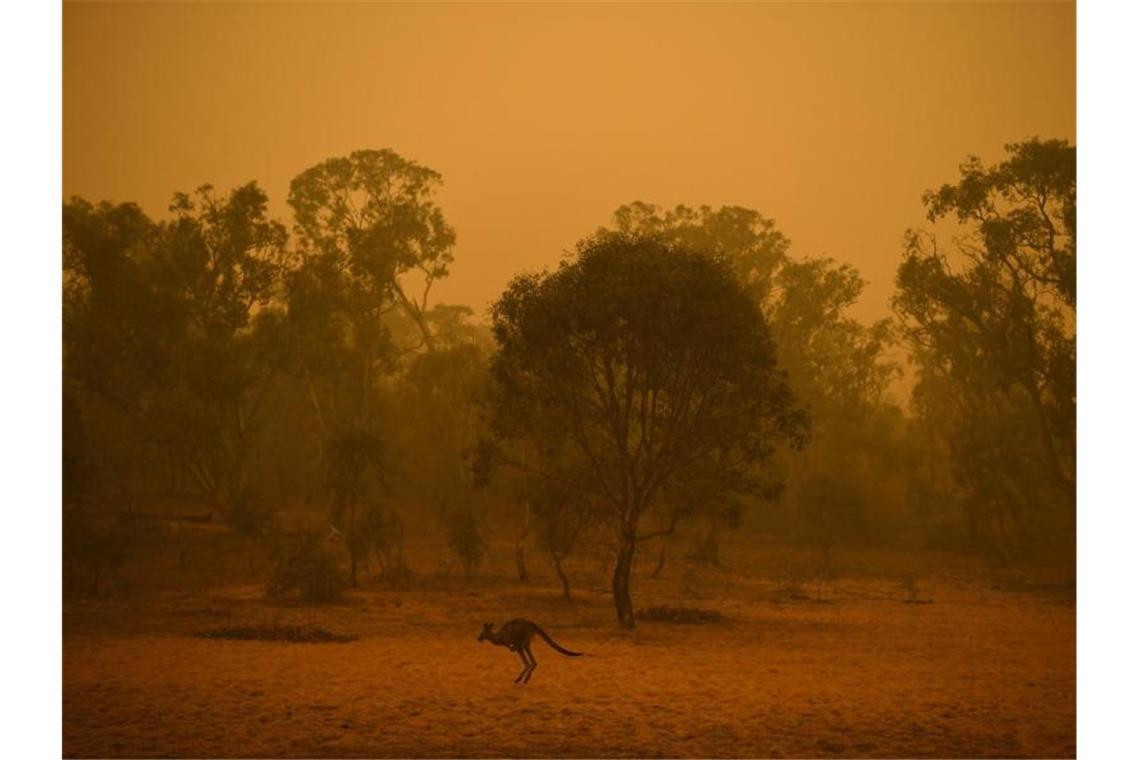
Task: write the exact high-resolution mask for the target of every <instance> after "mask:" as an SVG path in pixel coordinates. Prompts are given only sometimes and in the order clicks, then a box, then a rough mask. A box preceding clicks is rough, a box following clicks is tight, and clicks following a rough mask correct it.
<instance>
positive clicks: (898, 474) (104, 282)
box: [63, 139, 1076, 626]
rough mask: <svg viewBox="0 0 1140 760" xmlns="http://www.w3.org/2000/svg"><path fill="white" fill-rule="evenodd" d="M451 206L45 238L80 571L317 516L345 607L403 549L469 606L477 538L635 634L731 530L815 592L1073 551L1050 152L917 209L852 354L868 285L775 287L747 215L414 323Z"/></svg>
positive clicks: (69, 503)
mask: <svg viewBox="0 0 1140 760" xmlns="http://www.w3.org/2000/svg"><path fill="white" fill-rule="evenodd" d="M441 181H442V179H441V177H440V175H439V174H438V173H436V172H434V171H433V170H431V169H428V168H426V167H423V166H420V165H419V164H416V163H415V162H413V161H409V160H406V159H404V158H402V157H400V156H398V155H397V154H395V153H393V152H392V151H388V150H381V151H358V152H356V153H353V154H351V155H349V156H347V157H343V158H335V159H330V160H328V161H325V162H323V163H320V164H318V165H316V166H313V167H311V168H309V169H307V170H305V171H303V172H301V173H300V174H299V175H297V177H296V178H295V179H294V180H293V181H292V183H291V186H290V192H289V198H288V203H289V207H290V209H291V210H292V219H291V224H289V225H287V224H286V223H284V222H281V221H278V220H275V219H273V218H271V217H270V215H269V213H268V210H267V205H268V199H267V197H266V194H265V192H264V191H263V190H262V189H261V188H260V187H259V186H258V185H257V184H256V183H250V184H248V185H244V186H242V187H239V188H236V189H234V190H232V191H230V192H228V193H218V192H216V191H215V190H214V189H213V188H212V187H210V186H204V187H202V188H199V189H198V190H197V191H196V192H194V193H193V194H185V193H178V194H176V195H175V196H174V198H173V201H172V203H171V205H170V215H169V217H168V218H165V219H162V220H154V219H151V218H149V217H147V216H146V215H145V214H144V213H143V212H142V210H141V209H140V208H139V207H138V206H137V205H136V204H132V203H121V204H112V203H109V202H103V203H100V204H98V205H95V204H92V203H89V202H88V201H85V200H83V199H80V198H73V199H71V200H69V201H67V202H66V203H65V204H64V206H63V275H64V277H63V317H64V319H63V353H64V356H63V362H64V399H63V404H64V407H63V408H64V431H63V434H64V447H63V449H64V450H63V455H64V462H63V465H64V541H65V561H67V562H69V563H71V564H70V565H69V567H71V566H73V565H76V563H79V564H78V565H76V566H75V567H74V571H75V572H80V573H82V572H98V568H100V567H103V566H104V565H105V564H106V563H108V562H113V561H116V557H117V555H118V554H120V553H121V547H122V546H123V545H124V541H125V540H126V539H125V538H124V537H123V536H121V535H120V536H117V535H115V534H114V532H113V529H111V528H107V527H106V525H107V522H106V520H105V519H104V518H105V517H106V516H107V515H109V514H110V515H116V514H118V515H121V514H123V513H130V512H138V511H145V510H146V509H147V508H148V507H147V506H146V505H147V504H148V503H152V502H157V501H160V500H161V499H163V498H168V497H180V498H183V500H184V501H185V502H191V501H195V500H197V501H199V502H201V503H203V504H206V505H208V510H209V512H210V514H211V515H214V516H216V519H217V520H218V521H219V522H222V523H224V524H225V525H227V526H229V528H230V529H231V530H232V531H233V532H234V533H235V534H240V535H243V536H249V537H250V540H254V541H257V540H262V541H269V540H270V539H269V538H268V537H269V536H272V535H276V534H278V533H280V514H281V512H282V509H283V508H284V507H286V506H289V507H291V508H296V509H301V510H307V511H308V512H311V513H319V514H320V515H321V516H322V517H323V518H326V519H327V521H328V523H329V524H330V526H331V534H333V535H335V536H336V538H337V541H338V542H339V543H342V544H343V546H344V547H345V556H346V561H347V564H348V576H349V580H350V582H352V583H355V582H356V579H357V574H358V566H359V564H360V563H362V562H369V561H372V560H375V561H376V563H377V564H378V566H379V568H380V572H381V574H382V575H383V576H384V577H387V578H393V579H394V578H398V577H401V576H403V575H405V574H406V573H407V572H408V571H409V569H408V566H407V564H406V563H405V558H404V553H403V543H402V542H403V537H404V534H405V527H406V524H407V523H408V521H409V520H411V521H412V522H416V523H417V524H423V523H424V518H429V519H428V521H429V522H431V521H434V522H436V523H437V524H438V526H439V528H440V530H442V531H443V533H444V534H445V535H446V536H447V545H448V546H449V547H450V549H451V551H452V552H453V553H454V554H455V556H456V557H457V559H458V560H459V561H460V563H461V565H462V567H463V568H464V571H465V573H466V574H474V573H475V572H477V571H478V568H479V565H480V562H481V560H482V558H483V556H484V554H485V552H486V551H487V548H488V542H489V539H490V536H491V534H492V533H493V530H492V528H493V527H494V526H493V525H492V524H491V522H493V521H491V517H492V516H493V515H497V516H498V518H497V519H498V521H499V524H500V525H503V524H504V523H503V521H504V520H506V521H508V523H506V526H507V527H505V528H504V529H505V530H506V531H507V532H508V533H510V534H511V535H513V536H515V538H514V539H513V540H514V541H515V543H516V550H517V563H518V570H519V576H520V578H521V579H522V580H526V578H527V575H528V571H527V567H526V554H525V547H526V546H527V545H528V544H531V543H533V544H534V545H536V546H537V547H540V548H541V549H542V550H543V551H544V552H545V553H546V554H548V555H549V558H550V560H551V563H552V566H553V567H554V569H555V571H556V574H557V576H558V578H559V581H560V584H561V586H562V590H563V593H564V594H565V595H567V596H569V595H570V594H571V578H570V576H569V572H568V569H567V566H566V565H565V562H566V560H567V558H568V557H571V556H573V555H574V554H575V553H576V552H579V551H581V550H582V548H583V547H584V546H589V547H603V551H604V552H608V553H609V555H610V556H611V558H612V562H611V570H610V571H611V574H612V578H611V582H612V590H613V593H614V601H615V612H616V614H617V618H618V621H619V623H620V624H622V625H624V626H632V625H633V623H634V608H633V601H632V591H631V577H632V570H633V566H634V558H635V556H636V554H637V553H638V552H639V551H645V549H644V547H645V546H646V545H647V544H652V545H653V546H655V547H657V549H656V552H657V555H658V565H657V568H656V571H657V572H659V571H660V569H661V567H662V565H663V564H664V563H665V562H666V555H667V552H666V548H665V547H666V543H665V542H668V545H669V546H674V541H673V537H674V536H676V535H677V534H679V533H684V534H685V535H686V536H687V537H688V539H689V549H688V552H689V557H690V559H692V560H696V561H702V562H708V563H717V562H719V561H720V548H719V547H720V541H719V538H720V536H721V535H722V532H723V531H724V530H729V529H733V528H737V527H739V526H740V525H742V524H747V525H749V526H750V527H751V528H753V529H756V530H765V531H768V532H770V533H772V534H774V535H776V536H778V537H780V538H781V539H782V540H786V541H795V542H804V543H809V544H812V545H815V546H817V547H818V548H819V549H820V551H821V556H822V557H823V560H824V563H825V565H826V567H827V570H828V571H830V569H831V561H832V549H833V548H835V547H836V546H839V545H844V544H857V543H897V542H911V543H917V544H920V545H925V546H928V547H936V548H952V549H959V550H984V551H989V552H993V553H995V554H996V555H998V556H1001V557H1003V558H1006V559H1008V558H1012V557H1016V556H1023V555H1028V554H1031V553H1033V552H1034V551H1038V550H1041V549H1042V548H1043V547H1050V548H1057V547H1062V548H1064V547H1070V548H1071V542H1072V537H1073V533H1074V531H1075V521H1074V509H1075V495H1074V486H1073V482H1074V477H1075V467H1074V462H1075V352H1076V337H1075V309H1076V290H1075V278H1076V242H1075V240H1076V238H1075V229H1076V183H1075V148H1073V147H1071V146H1069V145H1068V144H1067V143H1065V142H1062V141H1046V142H1042V141H1039V140H1037V139H1033V140H1030V141H1027V142H1023V143H1018V144H1015V145H1011V146H1007V158H1006V159H1005V160H1003V161H1002V162H1000V163H998V164H996V165H994V166H985V165H983V164H982V163H981V162H980V161H979V160H978V159H975V158H971V159H969V160H968V161H967V162H966V163H964V164H963V165H962V167H961V177H960V179H959V180H958V182H957V184H948V185H944V186H942V187H941V188H939V189H938V190H936V191H932V192H929V193H927V194H926V196H925V202H926V205H927V209H928V212H929V221H930V222H931V223H937V224H939V225H941V226H940V227H939V228H938V231H939V233H940V235H936V234H935V232H934V231H931V230H912V231H910V232H908V233H907V235H906V243H905V249H904V253H903V260H902V263H901V264H900V266H899V269H898V275H897V292H896V295H895V299H894V309H895V319H893V320H886V319H884V320H881V321H879V322H875V323H873V324H865V323H863V322H860V321H859V320H857V319H855V318H853V317H852V316H850V313H849V311H850V308H851V307H852V306H853V305H854V304H855V303H856V302H857V301H858V299H859V298H860V296H861V294H862V291H863V287H864V285H865V283H864V281H863V280H862V278H861V277H860V275H859V273H858V271H856V270H855V269H854V268H852V267H850V266H848V265H845V264H841V263H837V262H835V261H833V260H831V259H826V258H797V257H794V256H792V255H791V253H790V242H789V240H788V239H787V238H786V237H785V236H784V235H783V234H782V233H781V232H780V231H779V230H778V229H777V228H776V225H775V223H774V222H773V221H772V220H770V219H768V218H766V217H764V216H763V215H761V214H760V213H759V212H757V211H754V210H751V209H745V208H739V207H723V208H719V209H714V208H711V207H707V206H702V207H699V208H689V207H685V206H678V207H676V208H673V209H662V208H659V207H656V206H653V205H649V204H645V203H632V204H630V205H627V206H623V207H621V208H619V209H618V210H617V211H616V212H615V214H614V217H613V222H612V226H610V227H605V228H602V229H599V230H597V231H596V232H595V233H594V234H592V235H589V236H588V237H586V238H585V239H583V240H582V241H581V242H580V243H579V244H578V246H577V248H576V249H575V250H574V251H573V253H572V254H571V255H569V256H568V257H567V258H566V259H565V260H564V261H563V262H562V263H561V264H560V265H559V266H558V267H556V268H554V269H553V270H549V271H545V272H541V273H535V274H526V275H520V276H518V277H516V278H515V279H514V280H513V281H512V282H511V283H510V285H509V286H508V287H507V289H506V291H505V292H504V293H503V294H502V296H501V297H500V298H499V299H498V301H497V302H496V303H495V304H494V306H493V309H492V313H491V322H490V324H489V325H485V324H482V323H480V322H479V321H477V320H475V319H473V316H474V315H473V313H472V311H471V309H469V308H467V307H464V306H456V305H446V304H440V303H435V302H433V301H432V298H431V296H432V292H433V286H434V285H435V284H437V283H438V282H439V281H440V280H441V279H443V278H445V277H447V275H448V273H449V267H450V265H451V263H452V256H453V250H454V246H455V241H456V232H455V230H454V229H453V228H452V227H451V226H450V224H449V223H448V222H447V220H446V218H445V216H444V214H443V211H442V209H441V208H440V207H439V206H438V204H437V202H436V199H435V194H436V191H437V189H438V187H439V185H440V183H441ZM951 223H953V225H955V226H954V227H953V229H952V230H951V231H950V232H949V233H945V232H944V231H943V230H944V228H946V227H948V226H949V225H950V224H951ZM947 235H949V239H950V240H951V242H950V243H947V242H945V239H946V237H947ZM896 347H899V348H902V347H905V348H906V349H908V350H909V353H910V356H911V361H912V366H913V367H914V368H915V372H916V373H917V380H916V383H915V386H914V390H913V395H912V397H911V399H910V400H909V404H907V405H906V406H905V408H904V406H903V405H901V404H900V402H899V401H897V400H896V399H894V398H893V397H892V394H891V393H890V390H891V387H892V383H893V382H894V381H895V380H896V379H897V378H898V377H899V375H900V373H901V367H900V366H899V364H898V361H897V359H896V357H897V353H895V352H896V351H897V350H898V349H897V348H896ZM179 503H182V502H179ZM112 524H113V523H112ZM309 550H313V546H311V545H310V546H309ZM670 551H673V550H670Z"/></svg>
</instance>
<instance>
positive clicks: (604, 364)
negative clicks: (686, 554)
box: [491, 234, 807, 627]
mask: <svg viewBox="0 0 1140 760" xmlns="http://www.w3.org/2000/svg"><path fill="white" fill-rule="evenodd" d="M492 315H493V327H494V332H495V338H496V340H497V342H498V351H497V353H496V354H495V356H494V358H493V360H492V368H491V371H492V376H493V379H494V381H495V389H494V393H493V398H492V412H493V417H494V420H495V423H496V430H497V431H498V432H499V434H500V435H502V436H504V437H506V438H524V439H525V438H527V437H528V436H532V435H538V436H542V437H545V436H547V435H548V431H550V430H552V429H559V430H561V431H563V435H564V436H566V437H568V438H569V439H570V440H571V441H572V443H573V448H574V453H575V454H576V458H575V461H571V462H569V463H568V465H567V468H568V469H567V470H566V472H568V473H571V474H576V473H577V472H578V467H579V466H584V467H586V468H588V472H589V476H590V477H589V478H588V479H581V478H578V479H576V480H574V481H573V483H574V486H575V488H577V489H579V490H581V491H582V492H583V495H584V497H591V498H597V499H598V500H599V501H600V502H601V503H602V504H604V505H605V514H606V517H607V519H608V521H609V523H610V525H611V526H612V528H613V530H614V534H615V537H616V540H617V561H616V563H615V568H614V576H613V592H614V604H615V607H616V612H617V618H618V622H619V624H620V625H622V626H625V627H633V625H634V615H633V601H632V598H631V595H630V574H631V569H632V566H633V559H634V555H635V552H636V549H637V546H638V544H639V543H641V542H643V541H645V540H647V539H649V538H652V537H653V536H655V535H659V534H660V533H661V532H662V531H663V530H665V531H667V530H669V529H670V528H664V529H658V530H650V531H647V532H643V528H642V518H643V517H644V516H645V515H647V514H648V513H650V511H651V510H652V509H653V508H654V507H655V506H657V505H658V504H659V503H660V502H662V501H665V500H667V499H669V498H670V497H671V496H676V495H682V494H685V493H686V491H687V489H686V487H685V483H687V482H694V481H708V480H715V481H716V482H718V483H720V484H722V488H724V489H727V490H731V491H733V492H737V493H746V492H749V491H753V490H757V489H766V488H767V487H769V485H770V483H769V481H768V478H767V477H766V476H765V475H764V474H761V473H760V472H758V467H757V465H759V464H761V463H763V462H764V461H765V460H766V459H767V458H768V457H770V456H771V454H772V453H773V451H774V449H775V447H776V445H777V444H778V443H780V442H781V441H785V440H791V441H793V442H796V443H799V442H802V440H803V439H804V437H805V436H806V427H807V421H806V415H805V414H804V413H803V412H802V410H800V409H799V408H798V407H797V405H796V403H795V400H794V398H793V395H792V392H791V390H790V389H789V388H788V385H787V383H786V382H785V379H784V376H783V373H782V372H781V371H780V370H779V369H778V368H777V363H776V352H775V348H774V346H773V344H772V341H771V339H770V337H769V335H768V328H767V323H766V321H765V319H764V316H763V314H762V313H761V311H760V309H759V307H758V306H757V303H756V300H755V298H754V297H753V296H752V294H750V293H749V291H748V289H747V288H746V287H744V286H743V285H742V283H741V282H740V280H739V278H738V277H737V276H736V275H735V274H734V273H733V271H732V270H731V269H730V268H729V267H728V266H726V265H725V264H724V263H723V262H720V261H718V260H716V259H714V258H713V257H710V256H708V255H706V254H705V253H702V252H699V251H694V250H692V249H688V248H685V247H682V246H678V245H672V244H669V243H666V242H664V241H662V240H660V239H658V238H652V237H648V238H647V237H633V236H626V235H622V234H606V235H601V236H597V237H595V238H592V239H587V240H586V241H583V242H582V243H581V244H579V246H578V248H577V251H576V254H575V255H574V256H573V258H572V259H569V260H567V261H565V262H564V263H563V264H562V265H561V266H560V267H559V268H558V269H557V270H555V271H553V272H548V273H543V274H534V275H523V276H520V277H517V278H516V279H515V280H513V281H512V282H511V284H510V285H509V286H508V288H507V291H506V292H505V293H504V294H503V296H502V297H501V298H500V299H499V301H498V302H497V303H496V304H495V305H494V307H493V309H492ZM558 461H565V458H558V459H556V458H548V459H545V460H538V461H537V462H535V463H534V466H536V467H538V468H550V469H553V472H547V474H548V475H550V476H551V477H553V478H562V479H563V480H567V481H569V480H570V478H569V477H565V476H564V475H563V472H562V471H561V470H560V469H559V468H558V467H557V466H556V465H555V464H554V463H555V462H558ZM665 506H666V507H667V510H668V511H669V512H672V513H673V515H674V516H676V515H678V514H681V513H683V512H685V511H686V510H688V509H691V508H692V507H693V505H691V504H685V503H682V502H680V500H679V499H678V500H677V501H676V502H675V503H672V504H665Z"/></svg>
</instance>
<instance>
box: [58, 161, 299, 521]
mask: <svg viewBox="0 0 1140 760" xmlns="http://www.w3.org/2000/svg"><path fill="white" fill-rule="evenodd" d="M266 204H267V199H266V196H265V193H264V192H263V191H262V190H261V189H260V188H259V187H258V186H257V185H256V184H254V183H250V184H248V185H245V186H242V187H239V188H237V189H236V190H234V191H232V192H231V193H229V194H228V195H225V196H221V197H219V196H218V195H216V194H215V193H214V191H213V189H212V188H211V187H209V186H204V187H202V188H200V189H199V190H198V191H197V192H196V193H195V194H194V195H193V196H191V195H187V194H184V193H179V194H177V195H175V197H174V201H173V203H172V204H171V207H170V210H171V211H172V212H173V213H174V218H173V219H171V220H169V221H164V222H158V223H156V222H152V221H151V220H150V219H148V218H147V217H146V216H145V215H144V214H143V213H142V211H141V210H140V209H139V208H138V207H137V206H135V205H133V204H122V205H118V206H115V205H112V204H109V203H103V204H100V205H98V206H94V205H92V204H90V203H88V202H86V201H84V200H82V199H79V198H75V199H72V200H71V201H70V202H68V203H67V204H65V206H64V210H63V262H64V371H65V377H66V379H67V380H68V382H69V383H70V384H71V385H72V387H73V388H76V389H78V390H79V391H80V392H82V393H83V394H85V395H86V396H87V397H88V398H92V399H98V400H100V401H101V402H103V403H104V404H105V405H108V406H109V407H111V408H113V409H114V410H116V411H117V412H118V413H120V414H122V415H124V416H125V417H126V418H127V419H129V420H130V421H131V422H132V424H133V425H134V428H135V431H136V433H137V434H138V435H139V437H140V438H142V439H143V440H145V441H148V442H150V443H151V444H153V445H156V446H158V447H160V448H162V449H163V450H165V451H166V452H167V453H168V454H169V455H170V456H171V457H172V458H173V460H174V461H175V462H176V463H177V464H178V465H179V466H181V467H183V468H185V470H186V471H188V472H189V473H190V474H191V476H192V477H193V479H194V482H195V483H196V484H197V485H198V486H199V487H200V488H201V491H202V493H203V494H204V495H205V496H206V497H207V498H208V499H209V501H210V502H211V503H212V504H213V505H214V506H215V507H217V508H218V509H219V510H220V511H221V512H222V513H223V514H225V515H226V516H227V517H229V518H230V519H231V520H234V521H236V522H237V523H238V524H239V525H240V526H241V527H247V528H253V527H255V526H254V525H253V523H252V522H250V521H249V520H250V518H252V517H253V516H254V515H253V514H252V512H251V510H253V504H252V494H251V491H250V485H249V483H248V481H247V463H248V460H249V458H250V455H251V453H252V449H253V446H254V439H255V433H256V431H257V428H258V424H259V423H260V422H261V420H262V414H263V412H264V401H265V398H266V394H267V391H268V389H269V387H270V384H271V382H272V380H273V378H274V377H275V376H276V375H277V373H278V372H279V370H280V369H281V368H282V366H283V363H284V360H285V355H286V351H287V348H288V345H287V341H286V340H284V334H283V331H282V326H281V321H280V319H279V316H280V315H279V313H278V311H277V310H276V309H275V308H274V298H275V295H276V293H277V289H278V287H279V285H280V282H281V276H282V273H283V272H284V271H285V268H286V255H285V242H286V233H285V230H284V228H283V227H282V226H281V225H280V224H278V223H277V222H275V221H273V220H272V219H270V218H269V217H268V215H267V211H266Z"/></svg>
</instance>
